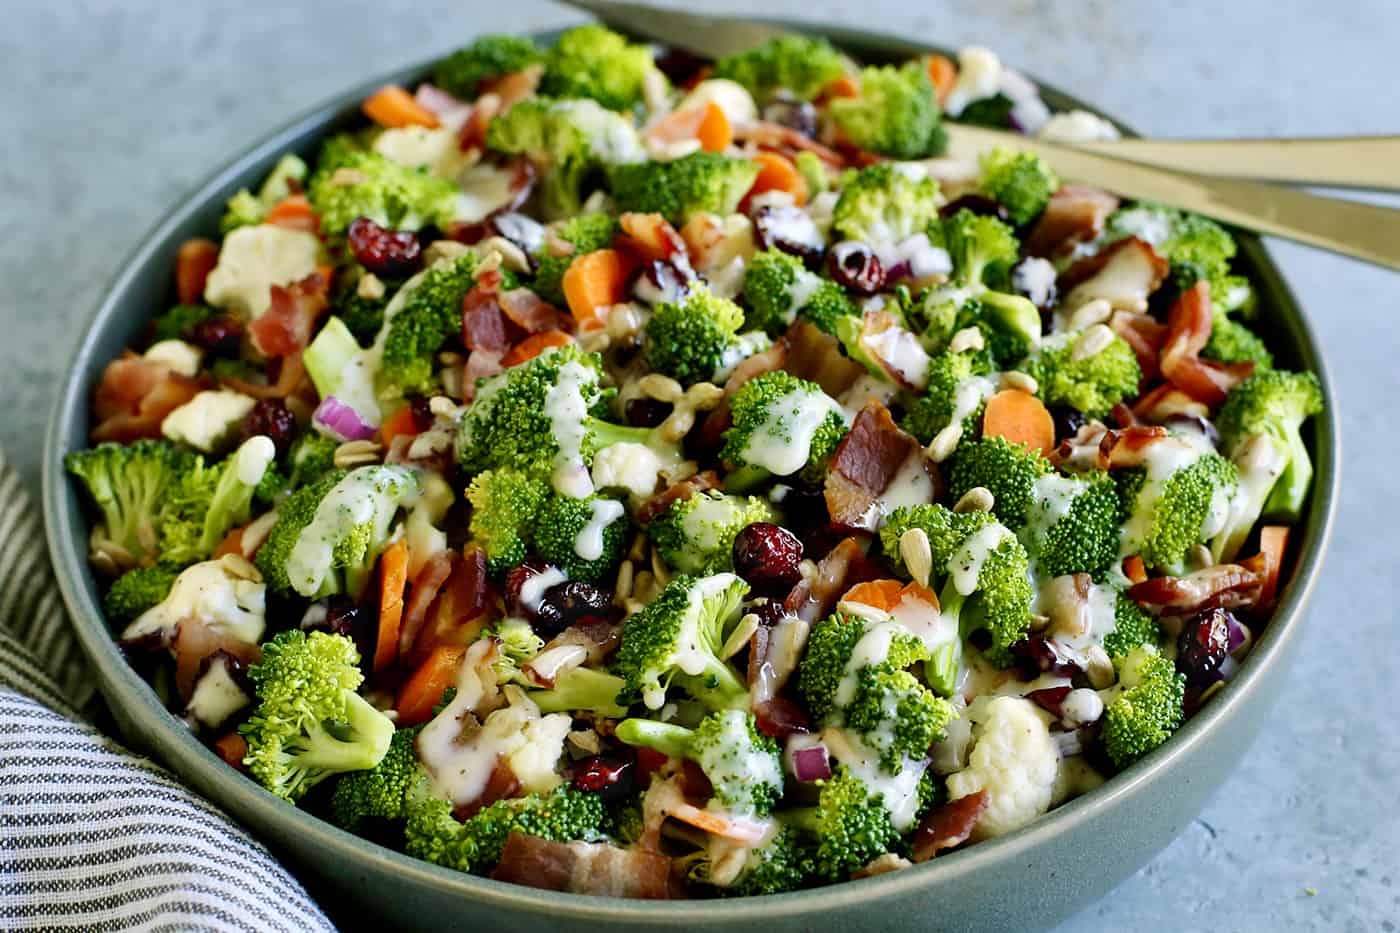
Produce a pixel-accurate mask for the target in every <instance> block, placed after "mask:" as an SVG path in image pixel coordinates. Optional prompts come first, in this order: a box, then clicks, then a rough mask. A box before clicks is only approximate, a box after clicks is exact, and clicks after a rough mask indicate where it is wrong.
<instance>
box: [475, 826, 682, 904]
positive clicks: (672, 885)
mask: <svg viewBox="0 0 1400 933" xmlns="http://www.w3.org/2000/svg"><path fill="white" fill-rule="evenodd" d="M491 877H492V878H494V879H496V880H497V881H508V882H510V883H512V884H522V885H525V886H527V887H531V888H539V889H541V890H545V891H565V892H568V893H570V894H588V895H594V896H598V897H630V898H638V899H642V900H668V899H670V898H673V897H684V896H685V892H684V890H683V889H682V886H681V885H680V883H679V882H678V881H676V880H674V879H673V877H672V873H671V860H670V859H669V858H667V857H666V856H664V855H662V854H661V853H660V852H651V851H647V850H645V849H640V848H631V849H620V848H618V847H617V846H614V845H608V844H606V843H596V842H550V841H547V840H544V839H540V838H539V837H538V836H526V835H522V834H521V833H511V834H510V835H509V836H507V837H506V844H505V847H504V848H502V850H501V860H500V862H498V863H497V865H496V867H495V869H493V870H492V872H491Z"/></svg>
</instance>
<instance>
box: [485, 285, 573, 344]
mask: <svg viewBox="0 0 1400 933" xmlns="http://www.w3.org/2000/svg"><path fill="white" fill-rule="evenodd" d="M498 300H499V302H500V306H501V310H502V311H504V312H505V315H506V317H508V318H510V320H511V322H512V323H514V324H515V325H516V326H517V327H519V328H520V329H521V330H524V331H525V332H527V333H531V334H536V333H539V332H540V331H544V330H560V331H563V332H565V333H568V334H572V333H573V332H574V318H573V316H572V315H569V314H564V313H563V312H561V311H560V310H559V309H558V308H556V307H554V305H552V304H549V303H548V302H546V301H545V300H544V299H542V298H541V297H540V296H539V295H536V294H535V293H534V292H532V291H530V290H529V289H528V288H513V289H511V290H510V291H508V292H502V293H501V295H500V297H499V299H498Z"/></svg>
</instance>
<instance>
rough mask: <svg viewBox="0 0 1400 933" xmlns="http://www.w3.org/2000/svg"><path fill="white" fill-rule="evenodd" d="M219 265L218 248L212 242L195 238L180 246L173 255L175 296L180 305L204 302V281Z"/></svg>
mask: <svg viewBox="0 0 1400 933" xmlns="http://www.w3.org/2000/svg"><path fill="white" fill-rule="evenodd" d="M218 263H219V246H218V244H217V243H215V242H214V241H213V240H206V239H204V238H203V237H195V238H194V239H191V240H186V241H185V242H183V243H181V244H180V249H179V250H178V251H177V252H176V253H175V296H176V297H177V298H179V299H180V304H182V305H194V304H199V303H200V302H201V301H203V300H204V280H205V279H207V278H209V273H210V272H212V271H213V270H214V267H215V266H216V265H218Z"/></svg>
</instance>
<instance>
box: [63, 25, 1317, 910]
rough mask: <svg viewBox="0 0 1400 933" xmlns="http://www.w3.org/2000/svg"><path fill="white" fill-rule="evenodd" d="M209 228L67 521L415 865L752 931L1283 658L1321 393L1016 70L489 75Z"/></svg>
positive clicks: (1014, 812) (156, 619)
mask: <svg viewBox="0 0 1400 933" xmlns="http://www.w3.org/2000/svg"><path fill="white" fill-rule="evenodd" d="M362 109H363V113H364V117H365V119H364V120H363V121H362V123H361V124H360V125H359V126H358V127H355V128H351V129H348V130H346V131H344V132H341V133H339V134H337V135H334V136H331V137H330V138H328V139H326V140H324V142H323V143H322V144H321V146H320V148H319V151H317V152H315V153H314V154H310V153H308V154H303V155H305V157H303V155H298V154H292V153H289V154H287V155H286V156H285V157H284V158H282V160H281V161H280V162H278V163H277V164H276V166H275V167H274V168H273V169H272V171H271V173H270V174H269V175H268V176H267V178H266V179H265V180H264V181H263V182H262V184H261V185H260V186H259V187H258V188H257V190H256V191H253V190H244V191H240V192H238V193H237V194H236V195H234V196H233V197H232V198H230V199H229V201H228V206H227V212H226V214H225V216H224V218H223V222H222V224H221V227H220V230H219V239H218V240H213V239H203V238H200V239H192V240H189V241H188V242H186V243H185V244H184V245H183V246H181V248H180V249H179V251H178V254H177V255H176V256H175V283H174V289H173V300H172V302H171V304H170V305H169V306H167V309H166V310H164V311H163V312H162V313H159V314H158V315H156V316H155V317H154V320H153V321H152V322H151V323H150V325H149V326H148V328H147V330H146V332H145V333H144V334H143V335H142V336H141V337H140V339H138V340H137V341H135V342H134V344H133V346H132V347H131V348H130V349H128V350H127V351H125V352H124V353H123V354H122V356H121V357H120V358H118V359H115V360H113V361H111V363H110V364H109V365H108V366H107V368H106V370H105V371H104V373H103V374H102V377H101V379H100V382H99V384H98V385H97V387H96V390H95V394H94V396H93V400H92V414H93V427H92V435H91V436H92V442H93V446H92V447H91V449H88V450H84V451H80V452H76V453H73V454H71V455H70V456H69V458H68V460H67V467H68V470H69V471H70V472H71V473H72V475H73V477H74V478H75V480H76V482H77V483H78V484H79V486H80V487H81V488H82V490H83V491H84V492H85V493H86V498H87V499H88V500H90V504H91V505H92V506H93V512H92V514H93V519H94V523H93V530H92V534H91V546H90V555H91V561H92V565H93V567H94V569H95V571H96V572H97V573H98V574H99V575H100V577H101V578H102V579H103V581H104V587H105V593H106V596H105V609H106V613H107V615H108V617H109V619H110V622H111V624H112V626H113V627H114V631H115V632H116V633H117V637H119V639H120V642H121V644H122V646H123V648H124V649H125V652H126V654H127V656H128V657H129V659H130V661H131V663H132V664H133V665H136V666H137V667H139V668H140V669H141V670H142V671H143V672H146V673H147V674H148V676H149V679H150V682H151V684H152V687H153V689H154V690H155V691H157V693H158V694H159V696H160V697H161V698H162V699H163V700H164V702H165V703H166V704H167V705H168V707H169V709H170V710H171V711H172V712H173V713H175V714H177V715H178V716H180V717H182V719H183V721H184V722H185V723H187V725H188V727H189V728H190V729H191V730H193V731H194V732H195V733H196V734H197V735H198V736H199V737H200V738H201V739H203V740H204V741H206V742H208V743H209V745H210V746H211V747H212V748H213V749H214V750H215V751H217V753H218V754H219V755H220V756H221V757H222V758H223V759H224V760H225V761H226V762H227V763H228V765H229V766H230V767H233V768H235V769H238V770H240V771H242V772H244V773H245V774H246V775H247V776H248V777H249V778H250V779H252V780H254V781H256V782H258V783H259V784H260V785H262V786H263V787H265V788H266V789H267V790H268V791H270V792H271V793H273V794H275V795H277V796H279V797H281V798H283V799H284V800H286V801H289V802H291V803H293V804H296V805H299V806H302V807H305V808H307V809H308V810H310V811H313V812H315V813H317V814H319V815H322V816H323V817H324V818H326V819H328V820H331V821H333V822H334V823H336V824H338V825H340V826H342V827H344V828H345V829H347V830H351V831H353V832H357V833H360V834H363V835H365V836H367V837H369V838H372V839H374V840H376V841H379V842H381V843H383V844H385V845H388V846H392V847H394V848H397V849H400V850H401V851H403V852H406V853H408V854H410V855H413V856H417V857H419V858H422V859H425V860H427V861H429V862H432V863H434V864H436V865H441V866H445V867H447V868H451V869H456V870H459V871H463V872H471V873H474V874H480V875H489V876H491V877H493V878H498V879H504V880H507V881H512V882H516V883H520V884H526V885H533V886H536V887H543V888H550V889H554V890H561V891H569V892H574V893H580V894H606V895H615V896H626V897H639V898H673V897H702V896H714V895H723V896H734V895H761V894H768V893H776V892H783V891H792V890H797V889H802V888H806V887H810V886H814V885H820V884H827V883H833V882H838V881H844V880H847V879H851V878H858V877H865V876H869V875H875V874H880V873H884V872H890V871H896V870H900V869H903V868H906V867H908V866H910V865H911V864H913V863H916V862H922V861H926V860H928V859H931V858H934V857H935V856H936V855H937V854H938V853H940V852H945V851H947V850H950V849H954V848H957V847H960V846H965V845H969V844H974V843H976V842H978V841H980V840H984V839H989V838H994V837H997V836H1000V835H1002V834H1005V833H1010V832H1013V831H1015V830H1017V829H1019V828H1020V827H1023V826H1025V825H1027V824H1028V823H1030V822H1031V821H1033V820H1035V819H1036V818H1037V817H1038V816H1040V815H1041V814H1043V813H1046V812H1047V811H1048V810H1050V809H1051V808H1053V807H1055V806H1057V805H1059V804H1060V803H1062V802H1064V801H1066V800H1068V799H1070V798H1072V797H1074V796H1076V795H1078V794H1082V793H1085V792H1087V791H1089V790H1091V789H1093V788H1095V787H1096V786H1098V785H1099V784H1101V783H1102V782H1103V781H1105V780H1107V779H1109V778H1111V777H1112V776H1113V775H1114V774H1115V773H1117V772H1119V771H1121V770H1123V769H1125V768H1128V767H1130V766H1131V765H1132V764H1133V763H1134V762H1135V761H1137V760H1138V759H1139V758H1141V757H1142V756H1144V755H1147V754H1149V753H1151V752H1152V751H1153V750H1154V749H1156V748H1158V747H1159V746H1161V745H1162V744H1163V743H1164V742H1166V741H1168V740H1169V739H1170V737H1171V735H1172V733H1173V731H1174V730H1176V729H1177V728H1178V727H1179V726H1180V725H1181V724H1182V722H1183V721H1184V719H1185V718H1186V717H1188V716H1190V715H1191V714H1192V713H1193V712H1195V711H1196V710H1198V709H1199V708H1201V706H1202V705H1203V704H1205V703H1207V702H1209V701H1210V699H1211V697H1212V696H1213V695H1214V694H1215V693H1216V692H1218V691H1219V690H1221V689H1228V687H1227V685H1228V682H1229V681H1230V679H1231V677H1232V676H1233V675H1234V673H1235V672H1236V671H1237V669H1238V668H1239V666H1240V664H1241V662H1242V660H1243V659H1244V657H1245V655H1246V654H1247V653H1248V651H1249V649H1250V646H1251V644H1252V642H1253V639H1254V637H1255V636H1256V635H1257V633H1258V632H1259V631H1260V629H1261V627H1262V626H1263V625H1265V624H1267V622H1268V619H1269V616H1270V612H1271V609H1272V607H1273V606H1274V604H1275V603H1276V601H1277V596H1278V593H1279V588H1280V585H1281V581H1285V582H1286V574H1285V573H1284V568H1285V565H1286V562H1287V557H1288V544H1289V536H1290V527H1291V526H1293V525H1295V524H1296V523H1297V522H1298V521H1299V520H1300V518H1301V516H1302V514H1303V511H1304V507H1305V504H1306V500H1307V497H1308V492H1309V486H1310V483H1311V464H1310V460H1309V454H1308V449H1307V445H1306V443H1305V435H1306V433H1307V424H1306V422H1307V420H1308V418H1309V417H1310V416H1313V415H1316V414H1317V413H1319V412H1320V411H1321V409H1322V405H1323V399H1322V392H1321V388H1320V386H1319V383H1318V380H1317V379H1316V377H1315V376H1313V375H1311V374H1308V373H1300V372H1291V371H1289V370H1287V369H1284V368H1280V367H1278V366H1276V365H1275V361H1274V359H1273V357H1272V356H1271V354H1270V351H1269V349H1268V347H1267V346H1266V344H1265V341H1264V340H1262V339H1261V338H1260V336H1259V335H1258V334H1256V332H1255V330H1254V329H1253V326H1252V325H1253V322H1255V321H1256V320H1257V319H1258V317H1259V316H1260V315H1261V314H1263V313H1265V312H1264V311H1262V310H1261V309H1259V308H1258V307H1256V302H1255V300H1254V292H1253V289H1252V288H1251V284H1250V282H1249V281H1248V280H1247V279H1246V278H1244V277H1242V276H1241V275H1239V274H1237V273H1236V271H1234V270H1233V269H1232V265H1231V263H1232V259H1233V257H1234V254H1235V251H1236V245H1235V242H1234V240H1233V238H1232V236H1231V234H1230V232H1229V231H1227V230H1225V229H1224V228H1222V227H1220V226H1219V225H1217V224H1215V223H1214V222H1212V221H1210V220H1207V219H1205V218H1202V217H1198V216H1192V215H1189V214H1183V213H1181V212H1179V211H1176V210H1172V209H1170V208H1166V207H1163V206H1160V205H1156V204H1149V203H1129V202H1124V201H1122V200H1120V199H1119V198H1118V197H1116V196H1115V195H1113V194H1112V193H1110V192H1108V191H1104V190H1100V189H1098V188H1094V187H1092V186H1087V185H1078V184H1076V185H1068V184H1062V183H1061V181H1060V179H1059V178H1058V177H1057V175H1056V173H1055V169H1054V166H1052V165H1048V164H1046V163H1045V162H1044V161H1042V160H1041V159H1040V158H1038V157H1037V156H1035V155H1033V154H1030V153H1028V152H1024V151H1020V150H1017V149H1015V148H1007V149H1000V150H996V151H992V152H989V153H987V154H986V155H985V156H984V157H983V158H982V159H981V160H980V161H979V162H976V163H966V162H961V161H957V160H953V159H950V158H947V157H944V156H943V155H942V151H943V148H944V143H945V130H944V128H943V120H944V119H945V118H946V119H949V120H959V121H965V122H968V123H976V124H981V125H990V126H997V127H1002V128H1008V129H1013V130H1016V131H1018V132H1021V133H1024V134H1030V135H1039V136H1041V137H1045V138H1051V139H1058V140H1083V139H1093V138H1104V137H1111V136H1112V135H1114V129H1113V127H1112V126H1111V125H1109V124H1107V123H1105V122H1103V121H1102V120H1099V119H1098V118H1097V117H1094V116H1092V115H1090V114H1087V113H1069V114H1052V113H1050V111H1049V110H1048V109H1047V107H1046V106H1045V105H1044V103H1042V101H1041V99H1040V97H1039V95H1038V93H1037V91H1036V89H1035V87H1034V86H1033V85H1032V84H1030V82H1028V81H1027V80H1026V79H1025V78H1024V77H1022V76H1021V75H1019V74H1017V73H1016V72H1014V71H1012V70H1011V69H1009V68H1006V67H1004V66H1003V65H1002V64H1001V63H1000V62H999V61H998V59H997V58H996V56H995V55H993V54H992V53H990V52H988V51H986V50H985V49H977V48H970V49H965V50H963V51H962V53H960V55H959V56H958V60H957V61H953V60H951V59H948V58H944V57H942V56H929V57H926V58H923V59H919V60H914V61H909V62H906V63H904V64H902V65H899V66H880V67H862V66H860V65H859V64H858V63H856V62H853V61H851V60H850V59H849V58H847V57H846V56H844V55H843V54H842V53H841V52H839V51H838V50H836V49H835V48H834V47H832V46H831V45H829V44H828V43H826V42H824V41H822V40H819V39H811V38H796V37H794V38H786V39H782V40H778V41H774V42H770V43H769V44H767V45H765V46H763V47H760V48H757V49H755V50H753V51H751V52H746V53H743V54H739V55H735V56H733V57H730V58H726V59H723V60H721V61H717V62H713V63H706V62H701V61H698V60H695V59H693V58H691V57H688V56H686V55H683V54H679V53H674V52H666V51H665V50H659V49H654V48H651V47H648V46H642V45H637V44H633V43H632V42H630V41H628V40H627V39H625V38H624V37H622V36H620V35H618V34H616V33H613V32H611V31H609V30H607V29H604V28H602V27H600V26H584V27H581V28H578V29H575V30H572V31H570V32H567V33H565V34H564V35H563V36H562V38H560V39H559V41H558V43H557V44H556V45H554V46H553V47H552V48H541V47H539V46H537V45H536V44H535V43H534V42H533V41H531V40H529V39H525V38H518V37H511V36H489V37H484V38H480V39H478V40H476V41H475V42H473V43H472V44H471V45H469V46H467V47H466V48H463V49H461V50H460V51H457V52H455V53H453V54H452V55H450V56H449V57H447V58H446V59H444V60H443V61H441V62H440V63H439V64H438V65H437V67H436V69H435V70H434V71H433V72H432V74H431V76H430V78H429V80H426V81H424V82H423V83H422V84H420V85H418V86H417V87H416V88H411V89H405V88H401V87H395V86H388V87H385V88H382V89H381V90H379V91H377V92H375V93H374V94H373V95H371V96H370V97H369V98H368V99H366V100H365V101H364V103H363V107H362Z"/></svg>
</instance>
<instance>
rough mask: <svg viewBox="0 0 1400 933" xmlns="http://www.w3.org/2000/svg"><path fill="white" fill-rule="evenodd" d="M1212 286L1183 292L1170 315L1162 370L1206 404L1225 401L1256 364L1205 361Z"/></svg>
mask: <svg viewBox="0 0 1400 933" xmlns="http://www.w3.org/2000/svg"><path fill="white" fill-rule="evenodd" d="M1210 329H1211V308H1210V286H1209V285H1208V284H1207V283H1205V282H1197V283H1196V284H1195V285H1193V286H1191V287H1190V288H1189V289H1187V290H1186V291H1184V292H1182V293H1181V297H1180V298H1178V299H1177V300H1176V304H1174V305H1172V309H1171V311H1170V313H1168V315H1167V339H1166V344H1165V345H1164V346H1163V347H1162V355H1161V363H1160V366H1161V370H1162V375H1163V376H1165V377H1166V378H1167V379H1168V380H1169V381H1170V382H1171V383H1172V385H1174V386H1176V387H1177V388H1178V389H1180V390H1181V391H1183V392H1185V393H1186V394H1187V395H1189V396H1191V397H1192V398H1194V399H1196V400H1197V401H1198V402H1201V403H1203V404H1205V405H1210V406H1212V407H1214V406H1216V405H1219V404H1221V403H1222V402H1224V401H1225V396H1226V395H1227V394H1229V391H1230V390H1231V389H1232V388H1234V387H1235V386H1236V385H1238V384H1239V383H1241V382H1243V381H1244V380H1245V379H1247V378H1249V375H1250V373H1252V372H1254V363H1252V362H1248V361H1247V362H1243V363H1231V364H1226V363H1218V362H1216V361H1214V360H1203V359H1201V358H1200V352H1201V350H1202V349H1204V347H1205V345H1206V342H1207V341H1209V340H1210Z"/></svg>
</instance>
